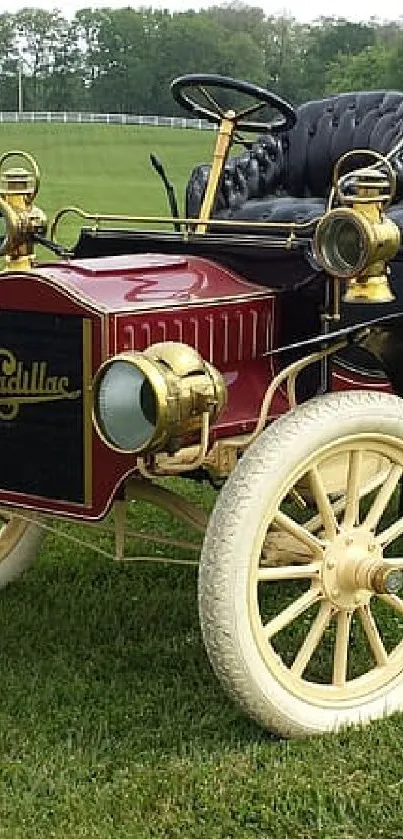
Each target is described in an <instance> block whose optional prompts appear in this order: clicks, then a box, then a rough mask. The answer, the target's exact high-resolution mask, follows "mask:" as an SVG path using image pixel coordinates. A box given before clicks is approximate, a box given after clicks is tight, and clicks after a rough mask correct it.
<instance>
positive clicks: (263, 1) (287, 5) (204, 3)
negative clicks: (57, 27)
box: [0, 0, 403, 21]
mask: <svg viewBox="0 0 403 839" xmlns="http://www.w3.org/2000/svg"><path fill="white" fill-rule="evenodd" d="M221 2H222V0H200V2H197V3H191V2H190V0H89V2H88V0H0V13H3V12H11V13H16V12H17V11H18V9H21V8H35V9H38V8H41V9H46V10H47V11H51V10H52V9H55V8H57V9H59V10H60V11H61V12H62V14H63V16H64V17H65V18H70V17H72V15H73V14H74V13H75V12H76V11H77V9H83V8H113V9H117V8H122V7H127V6H131V7H132V8H138V7H140V6H147V7H152V8H155V9H157V8H164V9H165V8H168V9H171V10H172V11H175V12H178V11H181V12H183V11H186V10H187V9H189V8H191V9H195V10H198V9H200V8H206V7H208V6H212V5H219V4H220V3H221ZM247 3H248V5H250V6H258V7H259V8H261V9H264V11H265V13H266V14H267V15H270V14H284V13H287V14H290V15H292V16H293V17H295V18H297V20H299V21H311V20H314V19H315V18H317V17H318V15H319V14H320V15H322V16H325V17H330V16H333V17H345V18H347V19H348V20H356V21H364V20H369V19H370V18H371V17H375V18H376V19H377V20H379V21H386V20H397V19H398V18H399V17H403V4H402V3H401V0H383V2H382V3H380V2H379V0H365V2H364V0H356V2H355V3H352V2H351V0H320V2H318V0H284V2H282V0H247Z"/></svg>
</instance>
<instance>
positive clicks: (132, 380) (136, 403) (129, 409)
mask: <svg viewBox="0 0 403 839" xmlns="http://www.w3.org/2000/svg"><path fill="white" fill-rule="evenodd" d="M93 399H94V401H93V418H94V424H95V427H96V428H97V430H98V433H99V435H100V436H101V438H102V439H103V440H104V442H106V443H107V445H108V446H109V447H110V448H113V449H115V450H116V451H123V452H129V453H133V454H134V453H136V454H145V453H147V452H156V451H160V452H161V451H166V452H174V451H175V450H177V449H178V448H179V447H180V446H181V445H182V443H183V441H184V440H185V439H186V438H187V437H188V436H189V435H193V434H194V433H195V432H197V431H198V430H199V429H200V428H201V426H202V418H203V415H204V414H206V413H207V414H208V415H209V419H210V421H212V422H214V420H215V419H217V417H218V415H219V414H220V413H221V411H222V409H223V407H224V406H225V403H226V399H227V389H226V385H225V382H224V379H223V377H222V375H221V373H220V372H219V371H218V370H216V369H215V367H213V366H212V365H211V364H209V363H208V362H207V361H204V359H203V358H202V357H201V356H200V355H199V353H198V352H197V351H196V350H195V349H193V348H192V347H189V346H188V345H187V344H182V343H177V342H173V341H167V342H166V343H161V344H153V345H151V346H150V347H148V348H147V349H146V350H144V351H143V352H135V351H134V352H122V353H119V354H118V355H116V356H114V357H113V358H110V359H108V361H106V362H105V363H104V364H103V365H102V366H101V367H100V369H99V370H98V373H97V374H96V376H95V379H94V384H93Z"/></svg>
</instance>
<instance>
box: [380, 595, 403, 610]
mask: <svg viewBox="0 0 403 839" xmlns="http://www.w3.org/2000/svg"><path fill="white" fill-rule="evenodd" d="M380 599H381V600H382V601H383V602H384V603H386V605H387V606H390V607H391V609H393V610H394V611H395V612H398V613H399V615H403V600H402V599H401V597H398V595H397V594H381V595H380Z"/></svg>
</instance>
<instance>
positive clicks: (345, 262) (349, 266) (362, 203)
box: [314, 153, 400, 303]
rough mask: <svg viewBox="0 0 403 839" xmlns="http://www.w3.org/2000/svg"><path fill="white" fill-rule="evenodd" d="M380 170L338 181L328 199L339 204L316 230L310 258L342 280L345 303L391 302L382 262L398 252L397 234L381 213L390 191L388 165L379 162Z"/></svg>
mask: <svg viewBox="0 0 403 839" xmlns="http://www.w3.org/2000/svg"><path fill="white" fill-rule="evenodd" d="M371 154H372V153H371ZM375 156H376V157H381V156H378V155H375ZM381 160H382V163H383V161H384V160H385V159H384V158H381ZM385 166H386V174H385V170H384V169H383V171H381V170H380V169H379V168H376V167H375V166H371V167H368V168H363V169H358V170H356V171H354V172H351V173H348V174H347V175H343V176H342V177H341V178H340V179H338V181H337V184H336V186H335V188H334V198H335V200H337V203H338V204H339V205H340V204H341V205H342V206H337V207H336V208H335V209H331V210H329V211H328V212H327V213H326V214H325V215H324V216H323V218H322V219H321V221H320V222H319V224H318V226H317V228H316V233H315V240H314V251H315V255H316V258H317V260H318V262H319V263H320V264H321V265H322V267H323V268H324V269H325V271H327V272H328V273H329V274H331V275H332V276H333V277H335V278H336V279H338V280H340V279H343V280H346V281H347V288H346V292H345V295H344V301H345V302H347V303H363V302H364V303H389V302H391V301H392V300H393V299H394V295H393V293H392V291H391V289H390V286H389V279H388V278H389V273H390V269H389V266H388V264H387V263H388V261H389V260H391V259H393V257H394V256H395V255H396V253H397V251H398V249H399V246H400V231H399V228H398V226H397V225H396V224H395V223H394V222H393V221H392V220H391V219H389V218H387V216H386V215H385V208H386V207H387V206H389V204H390V202H391V200H392V197H393V194H394V190H395V176H394V173H393V170H392V172H390V171H389V170H391V167H390V164H389V161H387V160H385ZM346 205H349V206H346Z"/></svg>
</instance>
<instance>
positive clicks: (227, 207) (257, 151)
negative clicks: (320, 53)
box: [186, 90, 403, 230]
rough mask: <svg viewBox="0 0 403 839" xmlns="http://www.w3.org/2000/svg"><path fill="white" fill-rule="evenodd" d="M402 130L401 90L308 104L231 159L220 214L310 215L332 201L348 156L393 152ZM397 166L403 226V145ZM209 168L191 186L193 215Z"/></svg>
mask: <svg viewBox="0 0 403 839" xmlns="http://www.w3.org/2000/svg"><path fill="white" fill-rule="evenodd" d="M402 135H403V93H402V92H399V91H385V90H379V91H366V92H361V93H342V94H339V95H336V96H330V97H328V98H327V99H321V100H317V101H312V102H307V103H305V104H303V105H300V106H299V107H298V108H297V121H296V124H295V126H294V128H292V129H291V130H290V131H288V132H285V133H283V134H280V135H272V134H267V135H263V136H261V137H260V138H259V140H258V142H257V143H255V144H254V145H253V146H252V147H251V149H250V150H249V151H248V152H246V153H245V154H243V155H241V156H239V157H235V158H231V159H230V160H229V161H228V163H227V165H226V168H225V173H224V178H223V182H222V184H221V187H220V190H219V192H218V195H217V199H216V203H215V209H214V217H215V218H227V219H231V218H233V219H249V220H251V219H254V220H264V221H276V222H281V221H298V222H303V221H310V220H312V219H314V218H316V217H317V216H318V215H320V214H321V213H322V212H323V210H324V208H325V205H326V198H327V196H328V193H329V189H330V184H331V178H332V172H333V167H334V165H335V163H336V161H337V160H338V159H339V157H340V156H341V155H343V154H344V153H345V152H347V151H350V150H353V149H368V148H369V149H373V150H375V151H379V152H381V153H384V154H385V153H387V152H388V151H390V150H391V149H392V148H393V147H394V146H395V145H396V143H397V141H398V140H399V139H400V138H401V137H402ZM365 162H367V159H365ZM359 163H360V160H359V156H358V155H357V164H359ZM393 165H394V168H395V171H396V175H397V193H396V196H395V200H394V203H393V206H392V207H391V209H390V211H389V214H390V216H391V217H392V218H394V220H395V221H396V222H397V223H398V224H399V227H400V229H401V230H403V150H402V152H401V153H400V154H398V155H397V156H396V157H395V158H394V161H393ZM208 172H209V167H208V166H207V165H201V166H198V167H196V168H195V169H194V170H193V172H192V174H191V177H190V180H189V183H188V186H187V190H186V214H187V215H188V216H189V217H192V218H193V217H195V216H197V215H198V213H199V210H200V206H201V201H202V198H203V195H204V190H205V186H206V183H207V178H208Z"/></svg>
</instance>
